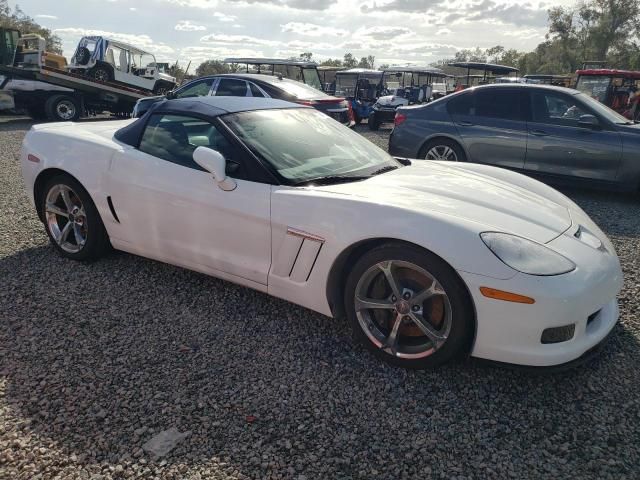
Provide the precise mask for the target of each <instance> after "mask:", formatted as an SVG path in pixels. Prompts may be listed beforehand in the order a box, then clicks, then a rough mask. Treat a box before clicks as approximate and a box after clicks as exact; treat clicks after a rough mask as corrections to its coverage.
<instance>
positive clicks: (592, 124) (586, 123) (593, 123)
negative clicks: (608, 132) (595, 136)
mask: <svg viewBox="0 0 640 480" xmlns="http://www.w3.org/2000/svg"><path fill="white" fill-rule="evenodd" d="M578 126H579V127H582V128H591V129H594V128H600V122H599V121H598V119H597V118H596V117H595V116H594V115H580V118H579V119H578Z"/></svg>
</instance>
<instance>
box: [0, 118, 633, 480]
mask: <svg viewBox="0 0 640 480" xmlns="http://www.w3.org/2000/svg"><path fill="white" fill-rule="evenodd" d="M28 127H29V124H28V123H26V122H24V121H7V119H1V120H0V153H1V157H0V212H2V213H1V214H0V378H1V383H0V478H2V479H23V478H24V479H38V478H43V479H44V478H78V479H90V478H91V479H96V480H97V479H107V478H175V479H199V478H203V479H204V478H219V479H239V478H287V479H356V478H357V479H400V478H458V479H463V478H477V479H482V478H543V477H544V478H567V479H574V478H615V479H619V478H629V479H633V478H639V477H640V468H639V465H640V427H639V420H640V418H639V417H640V415H639V413H640V397H639V396H638V393H639V391H640V373H639V369H638V364H639V363H640V353H639V348H638V342H639V336H640V326H639V324H638V316H639V314H640V300H639V298H640V275H639V274H638V271H639V269H640V252H639V245H640V242H639V241H638V238H639V237H640V199H638V198H632V197H623V196H620V195H614V194H607V193H593V192H587V191H568V192H567V193H568V194H569V195H570V196H571V197H572V198H574V199H575V200H577V201H578V203H580V204H581V205H582V206H584V208H585V209H586V210H587V211H588V212H589V213H590V214H591V215H592V216H593V217H594V218H595V220H596V221H597V222H598V223H600V225H602V226H603V228H604V230H605V231H607V232H608V233H609V235H611V237H612V238H613V241H614V243H615V244H616V247H617V249H618V252H619V254H620V256H621V259H622V263H623V267H624V271H625V275H626V286H625V290H624V291H623V292H622V296H621V306H622V321H621V323H620V324H619V325H618V326H617V327H616V329H615V331H614V334H613V337H612V338H611V340H610V342H609V343H608V344H607V346H606V347H605V348H604V350H603V351H602V353H601V354H600V356H599V357H598V358H597V359H595V360H594V361H593V362H591V363H589V364H588V365H587V366H584V367H582V368H579V369H576V370H572V371H570V372H564V373H555V374H547V375H535V374H532V373H531V372H527V371H522V370H515V371H514V370H509V369H503V368H497V367H494V366H491V365H487V364H485V363H482V362H479V361H475V360H466V361H464V362H460V363H457V364H453V365H449V366H446V367H445V368H442V369H440V370H438V371H434V372H409V371H404V370H398V369H395V368H391V367H388V366H386V365H384V364H382V363H380V362H378V361H377V360H375V359H374V358H372V357H371V355H369V354H367V353H366V352H365V351H363V350H362V349H361V348H359V347H357V346H354V344H353V343H352V342H351V340H350V336H349V332H348V329H347V327H346V326H345V325H344V324H342V323H340V322H338V321H335V320H331V319H328V318H325V317H322V316H320V315H317V314H315V313H313V312H310V311H307V310H305V309H302V308H299V307H296V306H294V305H290V304H288V303H285V302H283V301H280V300H277V299H273V298H270V297H268V296H266V295H263V294H261V293H257V292H254V291H251V290H248V289H245V288H242V287H238V286H235V285H232V284H230V283H226V282H223V281H220V280H216V279H214V278H209V277H206V276H204V275H200V274H198V273H193V272H189V271H186V270H182V269H179V268H175V267H171V266H168V265H163V264H161V263H157V262H153V261H149V260H145V259H142V258H138V257H134V256H130V255H126V254H122V253H114V254H113V255H111V256H109V257H108V258H106V259H104V260H102V261H99V262H96V263H93V264H89V265H86V264H79V263H74V262H71V261H68V260H65V259H62V258H61V257H60V256H58V255H56V254H55V252H54V250H53V249H52V248H51V247H50V246H49V245H48V243H47V240H46V237H45V234H44V230H43V228H42V226H41V225H40V224H39V223H38V221H37V220H36V217H35V214H34V211H33V208H31V206H30V205H29V204H28V201H27V199H26V196H25V195H24V193H23V187H22V180H21V178H20V174H19V166H18V162H17V155H18V150H19V145H20V142H21V139H22V137H23V135H24V133H25V131H26V129H28ZM358 130H359V131H362V132H363V134H365V135H366V136H367V137H368V138H376V139H378V140H377V142H378V143H379V144H381V145H383V146H385V145H386V136H387V135H388V130H383V131H381V132H380V133H371V132H369V131H368V130H367V129H366V126H364V127H359V128H358ZM174 428H175V429H176V430H177V431H179V432H190V434H189V435H188V436H186V437H184V438H183V439H181V441H180V442H179V443H177V445H176V446H175V448H174V449H173V450H171V452H170V453H169V454H168V455H166V456H164V457H162V458H153V457H152V456H150V455H149V454H148V453H147V452H145V450H143V448H142V446H143V445H144V444H146V442H148V441H149V440H150V439H151V438H153V437H154V436H155V435H157V434H159V433H160V432H163V431H165V430H170V429H174Z"/></svg>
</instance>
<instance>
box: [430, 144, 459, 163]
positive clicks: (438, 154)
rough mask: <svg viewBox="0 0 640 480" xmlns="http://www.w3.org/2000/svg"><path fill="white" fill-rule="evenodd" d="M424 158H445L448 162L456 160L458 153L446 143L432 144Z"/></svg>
mask: <svg viewBox="0 0 640 480" xmlns="http://www.w3.org/2000/svg"><path fill="white" fill-rule="evenodd" d="M425 160H445V161H448V162H457V161H458V155H456V152H455V151H454V150H453V148H451V147H450V146H448V145H434V146H433V147H431V148H430V149H429V150H428V151H427V154H426V156H425Z"/></svg>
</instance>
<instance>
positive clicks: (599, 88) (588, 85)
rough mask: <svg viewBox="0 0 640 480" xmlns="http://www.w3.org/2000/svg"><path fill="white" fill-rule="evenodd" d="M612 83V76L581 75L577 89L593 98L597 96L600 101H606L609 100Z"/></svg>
mask: <svg viewBox="0 0 640 480" xmlns="http://www.w3.org/2000/svg"><path fill="white" fill-rule="evenodd" d="M610 84H611V77H605V76H593V75H587V76H585V75H581V76H580V78H578V83H576V90H579V91H580V92H582V93H584V94H586V95H588V96H589V97H591V98H595V99H596V100H598V101H599V102H602V103H605V102H606V101H607V92H608V90H609V85H610Z"/></svg>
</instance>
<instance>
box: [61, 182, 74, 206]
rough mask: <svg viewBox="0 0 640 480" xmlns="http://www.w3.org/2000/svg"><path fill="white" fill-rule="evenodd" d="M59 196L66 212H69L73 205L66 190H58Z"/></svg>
mask: <svg viewBox="0 0 640 480" xmlns="http://www.w3.org/2000/svg"><path fill="white" fill-rule="evenodd" d="M60 196H61V197H62V200H63V201H64V205H65V207H67V211H68V212H70V211H71V210H72V209H73V207H74V205H73V202H72V201H71V197H70V196H69V190H67V189H66V188H62V189H60Z"/></svg>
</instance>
